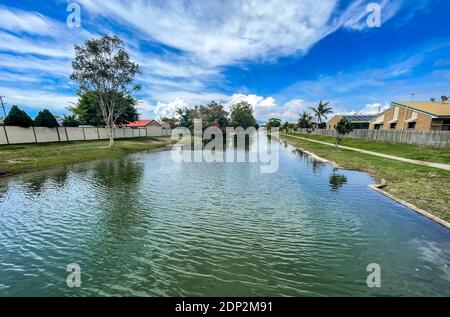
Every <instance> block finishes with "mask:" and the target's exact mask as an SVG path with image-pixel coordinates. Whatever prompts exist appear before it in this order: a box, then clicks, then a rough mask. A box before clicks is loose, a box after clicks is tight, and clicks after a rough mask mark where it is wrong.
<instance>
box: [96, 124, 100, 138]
mask: <svg viewBox="0 0 450 317" xmlns="http://www.w3.org/2000/svg"><path fill="white" fill-rule="evenodd" d="M97 135H98V139H99V140H100V129H99V128H98V127H97Z"/></svg>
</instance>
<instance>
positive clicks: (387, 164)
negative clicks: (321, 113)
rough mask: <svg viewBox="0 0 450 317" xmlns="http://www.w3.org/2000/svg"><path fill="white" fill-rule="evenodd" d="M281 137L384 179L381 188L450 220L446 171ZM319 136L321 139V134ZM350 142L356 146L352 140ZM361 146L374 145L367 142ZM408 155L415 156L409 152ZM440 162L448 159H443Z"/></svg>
mask: <svg viewBox="0 0 450 317" xmlns="http://www.w3.org/2000/svg"><path fill="white" fill-rule="evenodd" d="M282 139H283V140H285V141H287V142H288V143H290V144H292V145H294V146H297V147H300V148H303V149H305V150H309V151H311V152H313V153H315V154H317V155H319V156H321V157H323V158H325V159H328V160H330V161H334V162H336V163H337V164H339V165H340V166H342V167H343V168H347V169H353V170H359V171H364V172H368V173H370V174H371V175H373V176H374V177H375V178H376V179H377V180H378V181H380V180H381V179H385V180H386V181H387V186H386V187H385V188H384V190H386V191H387V192H389V193H391V194H392V195H394V196H396V197H398V198H400V199H403V200H405V201H407V202H409V203H411V204H413V205H415V206H417V207H419V208H421V209H423V210H425V211H428V212H429V213H431V214H433V215H435V216H437V217H439V218H441V219H444V220H446V221H450V172H449V171H444V170H440V169H436V168H430V167H425V166H420V165H415V164H410V163H404V162H399V161H394V160H390V159H385V158H380V157H377V156H372V155H368V154H363V153H359V152H355V151H350V150H343V149H334V148H333V147H330V146H327V145H323V144H318V143H314V142H306V141H305V140H302V139H297V138H292V137H289V136H286V135H282ZM315 139H316V138H315ZM317 139H318V138H317ZM321 140H324V139H322V138H321ZM324 141H325V140H324ZM327 141H328V140H327ZM358 142H361V141H358ZM350 144H352V146H355V145H353V143H350ZM350 144H349V143H347V144H346V145H349V146H350ZM392 146H397V145H391V144H385V145H384V146H382V144H380V145H377V146H375V147H376V148H377V149H385V151H386V152H383V153H389V154H394V153H396V150H394V149H391V147H392ZM355 147H356V146H355ZM360 148H363V147H360ZM364 148H365V149H370V150H373V149H374V148H373V147H370V145H367V146H366V147H364ZM412 148H414V147H412ZM435 151H436V152H435ZM380 152H381V151H380ZM442 152H443V151H442ZM442 152H441V151H440V150H431V151H430V152H427V153H430V154H429V156H426V158H427V160H429V159H430V158H433V157H434V158H437V155H438V154H437V153H442ZM411 155H412V154H411ZM447 155H448V154H447ZM405 157H406V156H405ZM411 158H417V157H414V156H413V155H412V156H411ZM441 162H447V161H445V160H444V161H441Z"/></svg>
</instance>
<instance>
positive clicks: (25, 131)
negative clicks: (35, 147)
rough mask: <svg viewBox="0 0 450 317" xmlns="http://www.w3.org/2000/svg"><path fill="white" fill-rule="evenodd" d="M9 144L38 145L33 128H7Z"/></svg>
mask: <svg viewBox="0 0 450 317" xmlns="http://www.w3.org/2000/svg"><path fill="white" fill-rule="evenodd" d="M5 128H6V133H7V135H8V140H9V144H22V143H36V138H35V136H34V130H33V128H21V127H5Z"/></svg>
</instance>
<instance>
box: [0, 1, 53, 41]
mask: <svg viewBox="0 0 450 317" xmlns="http://www.w3.org/2000/svg"><path fill="white" fill-rule="evenodd" d="M0 16H1V17H2V18H1V19H0V29H4V30H7V31H10V32H26V33H32V34H42V35H49V34H52V33H54V32H55V28H56V26H55V25H54V24H53V23H52V22H51V20H50V19H48V18H47V17H45V16H44V15H42V14H40V13H38V12H33V13H30V12H26V11H22V10H13V9H9V8H7V7H4V6H0Z"/></svg>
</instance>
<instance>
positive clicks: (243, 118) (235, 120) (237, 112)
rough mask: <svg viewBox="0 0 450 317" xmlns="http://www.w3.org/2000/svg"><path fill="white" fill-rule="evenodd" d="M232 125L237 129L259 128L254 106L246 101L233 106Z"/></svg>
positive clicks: (231, 113)
mask: <svg viewBox="0 0 450 317" xmlns="http://www.w3.org/2000/svg"><path fill="white" fill-rule="evenodd" d="M230 124H231V125H232V126H233V127H235V128H236V127H242V128H244V129H247V128H249V127H257V124H256V119H255V117H254V116H253V108H252V106H251V105H250V104H249V103H248V102H246V101H241V102H239V103H237V104H235V105H233V106H232V107H231V111H230Z"/></svg>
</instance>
